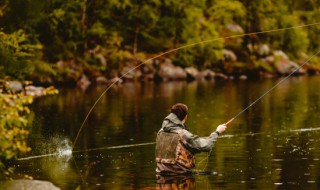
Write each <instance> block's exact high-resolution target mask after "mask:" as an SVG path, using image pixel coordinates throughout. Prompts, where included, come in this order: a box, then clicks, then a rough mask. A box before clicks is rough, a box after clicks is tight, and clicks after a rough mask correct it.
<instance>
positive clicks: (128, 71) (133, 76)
mask: <svg viewBox="0 0 320 190" xmlns="http://www.w3.org/2000/svg"><path fill="white" fill-rule="evenodd" d="M134 68H135V67H134V66H126V67H124V68H123V69H122V71H121V72H120V74H121V76H122V75H124V76H123V77H122V78H123V79H124V80H138V79H140V78H141V77H142V72H141V70H140V69H139V68H137V69H134Z"/></svg>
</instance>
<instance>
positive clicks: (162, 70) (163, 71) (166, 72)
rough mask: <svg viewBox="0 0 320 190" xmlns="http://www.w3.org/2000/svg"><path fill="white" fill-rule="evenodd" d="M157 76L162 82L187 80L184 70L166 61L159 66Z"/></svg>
mask: <svg viewBox="0 0 320 190" xmlns="http://www.w3.org/2000/svg"><path fill="white" fill-rule="evenodd" d="M157 74H158V76H159V77H160V78H161V79H162V80H164V81H167V80H179V79H186V78H187V73H186V72H185V70H184V69H182V68H181V67H176V66H174V65H173V64H172V63H171V61H168V60H167V61H165V62H163V63H161V64H160V65H159V70H158V73H157Z"/></svg>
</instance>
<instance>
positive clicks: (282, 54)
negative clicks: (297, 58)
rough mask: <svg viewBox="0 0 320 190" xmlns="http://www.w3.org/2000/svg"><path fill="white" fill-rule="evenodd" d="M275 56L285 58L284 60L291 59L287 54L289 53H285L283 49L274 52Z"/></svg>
mask: <svg viewBox="0 0 320 190" xmlns="http://www.w3.org/2000/svg"><path fill="white" fill-rule="evenodd" d="M273 56H274V57H275V58H276V59H284V60H289V57H288V56H287V54H285V53H284V52H283V51H281V50H277V51H274V52H273Z"/></svg>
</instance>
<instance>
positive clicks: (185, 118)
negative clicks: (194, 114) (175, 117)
mask: <svg viewBox="0 0 320 190" xmlns="http://www.w3.org/2000/svg"><path fill="white" fill-rule="evenodd" d="M187 118H188V115H186V116H185V117H184V118H183V120H182V121H181V123H183V124H184V123H185V122H186V120H187Z"/></svg>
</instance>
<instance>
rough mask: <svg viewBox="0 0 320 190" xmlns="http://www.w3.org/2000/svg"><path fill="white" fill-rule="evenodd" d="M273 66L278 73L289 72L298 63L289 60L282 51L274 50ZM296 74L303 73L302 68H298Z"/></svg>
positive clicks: (296, 67)
mask: <svg viewBox="0 0 320 190" xmlns="http://www.w3.org/2000/svg"><path fill="white" fill-rule="evenodd" d="M273 55H274V66H275V68H276V69H277V71H278V72H279V73H280V74H289V73H291V72H293V71H294V70H296V69H298V68H299V65H298V64H297V63H295V62H293V61H290V60H289V57H288V56H287V55H286V54H285V53H284V52H283V51H274V52H273ZM296 73H297V74H305V73H306V72H305V71H304V70H303V69H299V70H298V71H297V72H296Z"/></svg>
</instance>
